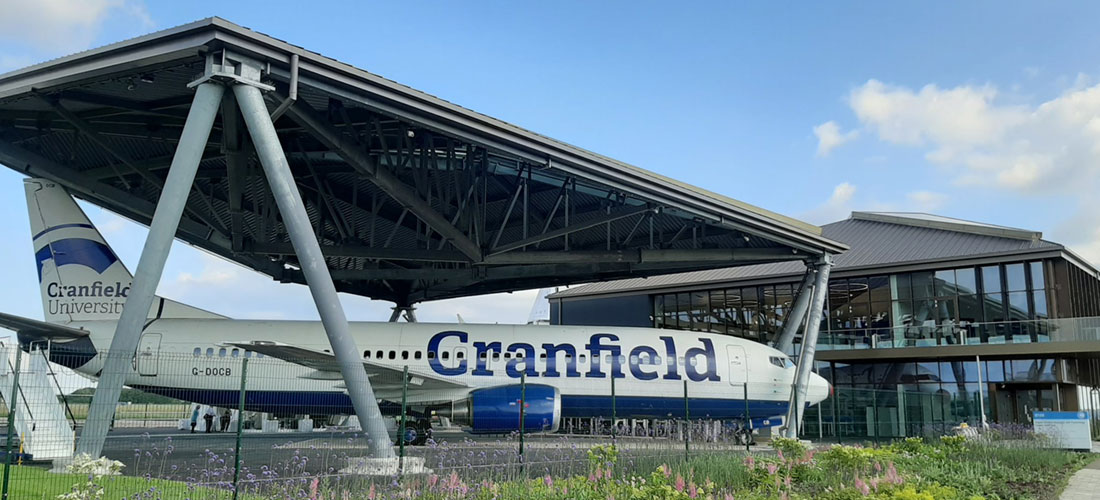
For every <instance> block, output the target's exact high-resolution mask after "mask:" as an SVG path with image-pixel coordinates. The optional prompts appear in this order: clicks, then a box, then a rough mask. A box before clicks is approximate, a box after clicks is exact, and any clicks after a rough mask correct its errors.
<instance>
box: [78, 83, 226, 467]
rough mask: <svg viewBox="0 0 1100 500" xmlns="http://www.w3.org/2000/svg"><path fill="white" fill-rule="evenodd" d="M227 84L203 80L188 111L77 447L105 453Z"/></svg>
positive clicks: (96, 452) (87, 450) (95, 455)
mask: <svg viewBox="0 0 1100 500" xmlns="http://www.w3.org/2000/svg"><path fill="white" fill-rule="evenodd" d="M224 92H225V89H224V88H223V87H222V86H221V85H218V84H215V83H204V84H201V85H199V86H198V88H197V89H196V91H195V99H194V102H193V103H192V105H191V110H190V111H189V112H188V116H187V124H186V125H185V126H184V128H183V135H182V136H181V137H180V141H179V146H178V147H177V148H176V157H175V159H174V160H173V161H172V168H171V169H169V171H168V179H167V180H166V181H165V183H164V189H163V190H162V191H161V195H160V202H159V203H157V208H156V212H155V213H154V214H153V222H152V224H150V226H149V235H148V236H147V237H146V239H145V247H144V248H143V249H142V251H141V259H140V260H139V261H138V267H137V272H136V273H134V280H133V284H132V285H131V288H130V293H129V295H128V296H127V297H126V303H125V305H124V306H123V308H122V316H121V317H120V318H119V320H118V324H117V326H116V327H115V334H114V336H113V337H112V338H111V347H110V349H109V350H108V351H107V355H106V359H105V360H104V364H103V370H102V371H101V373H100V376H99V384H98V385H97V386H96V391H95V396H93V397H92V403H91V405H90V406H89V409H88V418H87V419H86V421H85V424H84V431H83V432H81V433H80V441H79V442H78V443H77V448H76V452H77V453H78V454H80V453H85V454H88V455H90V456H93V457H98V456H99V455H100V453H102V452H103V443H104V441H105V440H106V439H107V430H108V428H109V427H110V424H111V422H112V421H114V415H115V408H116V407H117V406H118V398H119V395H120V394H121V393H122V384H123V382H125V380H126V377H127V375H129V374H130V373H131V370H132V367H131V366H130V361H131V360H132V359H133V357H134V353H135V352H136V350H137V346H138V340H139V339H140V337H141V331H142V329H143V327H144V326H145V322H146V321H147V320H148V317H149V309H150V308H151V307H152V306H153V296H154V294H155V293H156V289H157V283H159V282H160V277H161V274H162V273H163V272H164V263H165V261H166V260H167V259H168V251H169V249H171V247H172V240H173V239H174V238H175V235H176V229H177V227H178V225H179V222H180V218H181V217H182V215H183V210H184V207H185V206H186V204H187V195H188V193H190V192H191V185H192V183H193V182H194V179H195V172H196V171H197V170H198V168H199V158H200V157H201V156H202V150H203V145H204V144H206V141H207V139H209V136H210V130H211V128H212V127H213V125H214V117H215V116H217V113H218V106H219V104H220V103H221V98H222V95H223V94H224Z"/></svg>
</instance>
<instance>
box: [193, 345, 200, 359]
mask: <svg viewBox="0 0 1100 500" xmlns="http://www.w3.org/2000/svg"><path fill="white" fill-rule="evenodd" d="M192 354H194V356H195V357H196V358H197V357H199V356H202V348H201V347H196V348H195V352H193V353H192Z"/></svg>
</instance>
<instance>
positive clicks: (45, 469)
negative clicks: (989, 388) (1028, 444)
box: [0, 347, 972, 499]
mask: <svg viewBox="0 0 1100 500" xmlns="http://www.w3.org/2000/svg"><path fill="white" fill-rule="evenodd" d="M7 350H8V352H7V354H8V356H7V357H6V358H5V359H8V362H7V364H6V366H7V368H6V369H4V370H0V372H2V373H0V394H2V395H3V397H4V401H5V405H7V402H9V401H15V404H14V405H10V406H12V407H14V408H15V411H8V412H6V414H5V417H6V422H7V425H6V428H5V432H6V434H5V436H6V437H7V446H6V450H8V453H7V454H6V455H5V465H4V480H3V487H4V491H5V492H6V495H7V496H6V497H5V498H35V499H37V498H58V495H61V494H66V493H69V492H71V491H73V489H74V488H76V489H77V490H80V489H81V488H84V487H86V486H87V483H88V474H89V473H88V470H89V469H88V467H94V466H86V467H85V468H84V469H80V470H79V471H75V472H71V471H69V469H67V466H68V465H67V464H69V465H71V464H72V463H73V461H74V459H73V458H72V450H73V446H74V444H75V440H76V437H77V436H78V435H79V432H80V430H81V428H82V426H83V424H84V419H85V418H86V415H87V413H88V408H89V405H90V404H93V403H92V402H91V401H90V396H89V395H83V396H79V397H76V398H73V397H71V396H67V395H61V393H63V392H67V391H63V390H62V387H63V386H64V385H65V384H66V380H65V379H66V377H72V376H73V375H71V374H66V372H67V371H69V370H64V369H61V368H60V366H68V367H78V371H80V372H83V373H86V374H95V373H96V370H98V369H100V366H99V365H97V363H98V361H97V360H98V359H99V358H101V357H102V356H100V357H91V356H88V355H78V354H71V353H70V354H65V353H64V352H59V351H60V349H56V348H55V351H54V352H52V353H46V352H45V351H38V350H35V351H31V352H19V351H17V350H15V349H12V348H10V347H9V348H7ZM177 352H178V350H177ZM433 354H434V353H433ZM506 354H507V353H506ZM47 356H50V358H49V359H51V360H52V361H54V363H47V362H46V359H47ZM427 356H428V354H426V353H422V352H415V351H413V352H408V351H393V352H390V351H388V350H387V351H385V352H383V351H379V352H372V353H370V358H369V359H373V360H374V364H375V365H385V366H387V367H389V369H388V370H368V371H373V373H372V376H371V383H372V385H373V389H374V391H375V393H376V394H377V395H378V398H379V400H380V402H381V409H382V410H383V413H384V414H386V415H387V417H386V420H387V422H388V424H389V425H390V437H391V438H394V439H395V440H396V444H395V452H396V453H397V455H398V457H400V458H399V460H398V461H397V466H396V467H392V466H387V467H389V468H388V469H387V468H386V467H381V466H379V465H378V464H377V463H376V462H375V461H372V460H370V457H369V456H368V451H369V450H370V446H369V445H370V442H369V441H368V440H367V438H366V437H365V436H364V435H363V433H362V432H361V431H360V429H359V426H358V424H357V421H356V420H355V418H354V417H348V415H349V414H350V413H351V404H350V401H349V400H348V398H347V396H346V395H345V393H344V391H343V386H342V384H343V381H342V379H341V378H340V377H339V376H338V375H337V374H334V373H333V372H332V371H328V370H324V369H318V367H317V361H316V360H308V362H305V360H303V363H302V364H296V363H291V362H288V361H286V360H283V359H276V358H272V357H270V356H263V355H260V354H258V353H254V352H250V351H247V350H244V349H239V348H233V347H213V348H195V349H194V351H193V352H192V353H189V354H168V353H167V352H165V351H164V350H162V351H150V352H148V353H145V352H142V353H139V355H138V356H136V357H135V358H134V362H133V363H132V365H131V366H130V367H129V373H127V380H126V384H127V386H128V387H129V388H132V389H130V390H127V391H125V392H124V394H123V399H124V400H126V399H129V400H130V401H124V402H122V403H119V405H118V406H117V408H116V411H115V417H114V420H113V422H112V430H111V431H110V433H109V434H108V438H107V441H106V445H105V448H104V450H103V454H104V455H105V456H106V457H107V458H109V459H111V460H115V461H118V462H120V463H121V464H122V465H123V467H122V468H121V475H118V476H106V477H104V478H102V479H100V480H97V481H96V482H97V484H98V485H99V486H100V487H103V488H105V489H106V490H105V491H106V496H105V498H123V497H125V498H133V495H139V498H190V499H198V498H299V497H300V495H301V494H303V492H308V491H309V490H310V488H316V487H318V485H321V486H322V487H324V488H325V489H326V490H328V491H338V492H339V491H347V492H351V494H353V495H354V496H351V498H361V495H360V494H361V493H363V492H366V491H369V490H370V489H371V488H392V487H394V485H395V484H397V485H399V484H401V483H402V482H403V481H408V480H417V481H425V480H428V479H426V478H428V477H435V478H437V479H436V480H440V479H438V478H444V479H445V480H454V481H462V482H464V484H473V483H477V482H480V481H503V480H512V479H517V478H525V477H528V478H530V477H543V476H545V475H551V476H553V477H560V476H565V475H575V474H590V473H592V470H593V463H594V461H596V462H598V461H599V454H600V453H602V452H601V451H600V449H599V448H597V449H596V450H595V451H594V452H592V450H593V449H594V447H596V446H599V445H608V444H614V445H615V448H616V450H617V452H618V453H619V459H618V464H619V465H618V466H617V468H616V470H615V472H614V473H615V474H631V473H635V472H637V473H640V474H648V473H650V472H652V471H653V470H654V468H655V467H657V466H658V465H661V464H674V463H678V462H682V461H684V460H688V459H692V458H696V457H700V456H713V455H720V456H724V457H729V458H730V459H731V460H741V459H742V458H743V455H744V454H745V453H762V452H764V453H766V452H767V451H763V450H766V447H764V446H759V445H756V446H752V445H749V444H748V441H749V440H750V438H749V436H748V435H747V434H746V433H745V432H744V427H743V422H745V419H744V418H742V417H743V416H744V415H750V417H751V416H754V415H753V413H758V412H760V411H767V410H759V409H753V410H751V412H750V409H749V405H748V402H749V400H753V401H758V400H764V399H766V398H767V395H768V394H772V395H775V394H786V393H787V392H786V390H787V388H786V387H778V386H775V385H772V384H758V385H755V386H754V385H749V384H732V385H731V384H729V383H727V382H726V381H722V382H721V384H720V385H712V386H708V385H707V384H687V383H682V382H679V381H677V382H674V383H673V384H674V386H675V388H674V389H673V390H671V391H670V390H669V387H671V386H668V385H658V384H657V383H655V382H654V381H639V380H636V379H633V378H625V377H624V378H615V377H602V378H586V377H579V379H580V380H583V383H584V385H585V386H586V388H587V392H588V393H589V394H591V397H590V398H589V399H586V400H583V401H588V403H587V404H588V407H587V412H586V413H584V414H583V416H576V415H577V414H576V411H577V409H578V408H577V405H578V404H581V403H578V402H577V401H573V402H571V403H570V404H572V405H573V407H570V408H565V410H566V412H564V415H565V416H564V418H562V419H561V420H560V421H558V422H556V424H557V425H556V426H555V425H554V424H555V422H551V421H550V419H549V418H547V417H548V414H547V413H546V412H547V411H553V407H554V401H552V397H553V396H552V394H553V392H552V391H548V390H547V389H546V387H547V386H546V385H544V384H540V383H539V378H538V377H531V378H528V373H529V372H528V371H527V370H526V369H525V368H526V367H524V366H522V365H523V363H524V358H518V357H513V356H504V355H503V354H501V355H499V356H498V355H496V354H493V355H490V356H487V357H486V358H483V359H476V360H475V359H470V358H469V357H468V356H467V355H466V354H465V353H464V352H463V353H462V354H459V352H453V353H448V356H447V358H449V359H447V358H444V357H443V355H442V354H440V355H439V356H440V359H439V360H437V361H439V362H440V363H459V362H460V361H468V362H470V363H471V365H475V366H477V367H478V368H481V369H482V370H485V371H490V370H496V371H501V372H507V371H509V370H512V371H513V372H517V373H518V375H519V377H518V378H515V379H514V380H513V384H511V385H510V386H509V388H508V389H507V390H504V389H501V390H500V391H499V393H494V394H490V396H492V397H493V398H495V399H492V400H491V401H490V403H491V404H497V405H499V406H500V407H499V408H495V409H494V408H493V407H492V406H491V404H490V403H486V405H487V406H484V407H478V406H476V404H477V402H476V401H472V400H471V399H470V398H469V397H467V395H466V394H467V393H468V392H469V389H468V387H474V386H477V385H478V384H479V383H480V382H481V380H484V378H481V379H478V377H477V376H475V375H471V374H470V373H471V371H467V372H466V375H461V376H456V377H451V378H450V379H449V380H451V381H453V382H457V383H455V384H452V385H447V384H439V383H437V381H436V380H435V379H433V378H432V377H429V376H428V375H431V372H430V371H429V370H428V369H427V368H426V366H427V363H426V361H427ZM433 358H434V356H433ZM304 365H310V366H312V367H307V366H304ZM611 366H613V365H612V364H607V365H605V370H608V371H609V372H610V371H611V370H609V367H611ZM321 368H324V367H321ZM543 368H545V365H543ZM559 369H561V370H562V371H566V369H565V368H564V367H561V366H559ZM402 372H404V373H407V375H406V374H403V373H402ZM394 373H396V376H394ZM534 373H539V372H534ZM609 374H610V373H609ZM656 392H661V393H662V395H663V396H664V401H663V403H661V404H663V405H665V406H662V407H661V408H660V409H659V411H660V412H661V414H660V415H655V414H654V411H657V410H654V409H650V410H649V411H648V415H645V416H643V417H639V414H638V412H639V401H644V398H642V399H640V398H639V396H638V394H640V393H650V394H651V395H656V394H655V393H656ZM881 392H882V391H879V392H875V391H869V392H867V391H864V392H851V393H849V392H845V391H841V392H840V393H838V394H837V395H836V396H835V398H833V399H831V400H827V401H826V402H824V403H822V404H820V405H817V406H815V407H812V408H811V409H810V410H809V411H808V412H807V413H806V417H805V420H806V425H807V429H806V432H805V436H806V437H808V438H811V439H814V438H818V437H823V438H830V437H844V436H855V435H857V434H859V433H861V432H862V433H863V435H864V436H866V435H868V434H867V433H868V432H871V433H872V434H871V435H873V436H880V437H881V438H883V439H886V438H891V437H898V436H904V435H913V434H914V433H916V431H922V432H923V431H924V430H925V429H927V428H929V426H940V427H941V428H947V427H948V426H951V425H953V424H957V423H958V422H957V421H958V417H959V415H961V414H962V413H958V412H963V410H962V408H963V407H966V410H965V412H970V411H971V408H970V406H972V405H970V404H969V403H966V404H963V403H962V402H960V403H959V404H952V405H949V406H951V407H952V408H956V407H957V409H958V412H956V411H955V410H954V409H953V410H952V412H951V413H950V414H944V413H942V410H941V413H938V414H932V415H931V416H929V415H927V414H926V412H925V410H923V409H920V408H922V405H924V404H925V403H926V401H924V400H923V399H921V398H925V399H927V398H929V397H932V396H930V395H919V394H900V393H892V394H889V395H887V394H882V393H881ZM624 394H626V396H624ZM746 394H747V395H748V398H745V397H744V395H746ZM138 396H140V398H138ZM153 396H156V397H159V398H167V401H164V400H160V401H157V402H134V401H133V400H134V399H146V401H148V398H151V397H153ZM722 398H729V399H730V402H729V403H728V405H730V406H726V407H721V408H720V407H718V406H715V405H716V403H715V401H716V400H720V399H722ZM868 398H870V400H868ZM891 398H893V399H891ZM898 398H901V399H900V401H901V403H900V406H899V403H897V401H899V399H898ZM559 404H560V401H559ZM786 406H787V405H786V403H785V402H781V403H777V404H776V406H775V408H776V412H777V413H780V414H782V413H783V412H785V408H786ZM742 407H743V408H744V413H740V412H741V411H742V410H740V409H739V408H742ZM840 407H843V408H854V407H866V408H872V409H873V410H872V411H871V413H864V414H863V415H864V416H863V418H857V417H855V416H852V415H854V414H852V415H850V416H848V417H845V416H844V415H845V413H843V412H840V413H837V411H836V408H840ZM939 407H940V408H943V407H944V406H943V405H942V404H940V405H939ZM548 408H549V409H550V410H548ZM891 408H903V409H904V410H898V411H900V413H898V412H896V411H893V410H891ZM471 409H473V410H474V411H475V413H477V412H480V413H478V414H475V417H485V416H486V415H487V414H489V413H492V412H496V413H492V414H493V415H496V416H497V417H499V418H498V419H497V420H492V419H490V420H482V421H481V423H480V424H479V426H478V425H475V426H474V430H480V431H483V432H481V433H476V434H474V433H471V432H470V430H471V427H470V422H469V421H470V410H471ZM716 411H722V412H724V413H723V414H722V415H721V416H722V418H714V413H713V412H716ZM731 411H732V413H731ZM830 412H832V413H830ZM836 415H841V416H840V417H836ZM867 415H871V416H870V417H868V416H867ZM898 415H903V417H899V416H898ZM901 418H903V420H902V419H901ZM501 419H503V420H501ZM509 419H511V420H510V421H508V420H509ZM757 420H758V421H759V420H760V419H757ZM758 423H759V422H758ZM429 424H430V431H429ZM494 426H495V427H494ZM868 429H870V431H869V430H868ZM755 434H756V435H755V438H756V439H760V440H761V442H765V441H766V437H767V436H768V435H770V430H769V429H758V430H756V433H755ZM402 436H403V437H404V439H398V438H399V437H402ZM590 452H591V453H590ZM594 455H595V456H594ZM76 462H77V464H78V465H79V463H80V462H81V461H80V460H79V459H77V460H76ZM140 495H146V496H140ZM73 498H82V497H80V496H76V497H73ZM88 498H93V497H88Z"/></svg>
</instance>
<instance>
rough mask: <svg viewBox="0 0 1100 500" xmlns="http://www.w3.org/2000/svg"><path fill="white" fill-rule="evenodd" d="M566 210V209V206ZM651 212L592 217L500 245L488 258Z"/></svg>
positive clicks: (625, 211) (627, 211)
mask: <svg viewBox="0 0 1100 500" xmlns="http://www.w3.org/2000/svg"><path fill="white" fill-rule="evenodd" d="M517 193H518V191H517ZM567 193H568V192H567ZM566 208H567V209H568V206H567V207H566ZM651 211H653V209H651V208H649V207H637V208H629V209H623V210H619V211H616V212H612V213H610V214H604V215H601V216H598V217H593V218H591V219H588V220H585V221H583V222H578V223H576V224H572V225H568V226H565V227H563V228H559V229H555V230H553V231H547V232H544V233H542V234H540V235H537V236H530V237H527V238H523V239H520V240H517V241H513V242H511V243H507V244H504V245H501V246H500V247H499V248H496V249H494V250H493V253H492V254H490V256H495V255H500V254H503V253H505V252H510V251H512V250H516V249H519V248H523V247H526V246H528V245H534V244H536V243H539V242H542V241H547V240H552V239H554V238H561V237H563V236H568V235H569V234H571V233H575V232H577V231H583V230H585V229H589V228H593V227H596V226H599V225H601V224H606V223H608V222H614V221H617V220H619V219H625V218H627V217H632V216H635V215H638V214H643V213H646V212H651ZM568 213H569V212H568V211H567V212H566V214H567V215H568Z"/></svg>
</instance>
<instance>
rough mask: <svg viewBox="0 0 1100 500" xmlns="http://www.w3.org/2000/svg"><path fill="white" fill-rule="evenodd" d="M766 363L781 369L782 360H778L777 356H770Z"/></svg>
mask: <svg viewBox="0 0 1100 500" xmlns="http://www.w3.org/2000/svg"><path fill="white" fill-rule="evenodd" d="M768 361H769V362H771V364H773V365H775V366H778V367H780V368H783V358H780V357H779V356H771V357H769V358H768Z"/></svg>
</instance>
